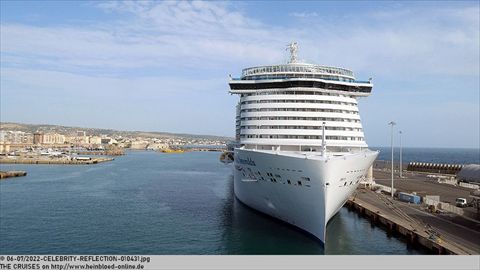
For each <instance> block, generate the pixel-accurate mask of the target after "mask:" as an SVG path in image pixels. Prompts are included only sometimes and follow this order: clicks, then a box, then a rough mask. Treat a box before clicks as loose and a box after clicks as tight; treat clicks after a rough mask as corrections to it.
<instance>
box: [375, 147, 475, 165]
mask: <svg viewBox="0 0 480 270" xmlns="http://www.w3.org/2000/svg"><path fill="white" fill-rule="evenodd" d="M370 149H372V150H378V151H380V153H379V155H378V157H377V160H391V155H392V152H391V148H390V147H370ZM393 154H394V157H393V158H394V160H396V161H398V160H400V149H399V148H394V149H393ZM402 160H403V162H404V164H407V163H408V162H431V163H452V164H480V149H475V148H409V147H405V148H402Z"/></svg>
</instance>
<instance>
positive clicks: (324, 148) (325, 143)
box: [321, 122, 327, 156]
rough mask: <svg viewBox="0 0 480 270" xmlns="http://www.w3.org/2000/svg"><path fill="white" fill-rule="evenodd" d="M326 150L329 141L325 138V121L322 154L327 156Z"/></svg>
mask: <svg viewBox="0 0 480 270" xmlns="http://www.w3.org/2000/svg"><path fill="white" fill-rule="evenodd" d="M325 152H327V142H326V140H325V122H323V125H322V152H321V154H322V156H325Z"/></svg>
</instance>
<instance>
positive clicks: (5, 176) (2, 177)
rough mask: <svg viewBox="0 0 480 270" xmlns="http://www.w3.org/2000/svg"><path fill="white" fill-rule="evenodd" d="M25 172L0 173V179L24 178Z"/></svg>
mask: <svg viewBox="0 0 480 270" xmlns="http://www.w3.org/2000/svg"><path fill="white" fill-rule="evenodd" d="M26 175H27V172H25V171H0V179H5V178H10V177H20V176H26Z"/></svg>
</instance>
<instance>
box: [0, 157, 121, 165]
mask: <svg viewBox="0 0 480 270" xmlns="http://www.w3.org/2000/svg"><path fill="white" fill-rule="evenodd" d="M112 160H114V159H113V158H106V157H100V158H90V159H65V158H5V157H0V164H2V163H3V164H65V165H88V164H97V163H102V162H107V161H112Z"/></svg>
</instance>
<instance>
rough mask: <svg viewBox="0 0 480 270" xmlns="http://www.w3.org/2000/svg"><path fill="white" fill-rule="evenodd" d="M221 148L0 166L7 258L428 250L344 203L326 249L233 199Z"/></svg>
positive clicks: (0, 242) (1, 231)
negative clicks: (6, 174)
mask: <svg viewBox="0 0 480 270" xmlns="http://www.w3.org/2000/svg"><path fill="white" fill-rule="evenodd" d="M218 157H219V153H218V152H190V153H184V154H162V153H158V152H147V151H140V152H136V151H130V152H127V155H125V156H121V157H117V158H116V159H115V160H114V161H112V162H107V163H101V164H96V165H85V166H83V165H81V166H80V165H0V170H25V171H27V172H28V175H27V176H26V177H19V178H11V179H8V180H2V181H0V254H424V253H425V251H422V250H417V249H411V248H410V247H408V246H407V245H406V243H405V242H404V241H403V240H401V239H399V238H396V237H392V236H391V235H389V234H387V233H386V232H385V231H384V230H383V229H381V228H378V227H375V226H372V225H371V224H370V222H369V221H368V220H366V219H364V218H362V217H359V216H358V215H357V214H356V213H354V212H349V211H348V210H347V209H345V208H344V209H342V210H341V211H340V212H339V213H338V214H337V215H336V216H335V217H333V218H332V220H331V221H330V223H329V225H328V227H327V241H326V244H325V246H323V245H321V243H320V242H319V241H318V240H316V239H314V238H313V237H311V236H310V235H308V234H306V233H304V232H302V231H300V230H298V229H295V228H294V227H292V226H290V225H287V224H285V223H283V222H280V221H278V220H275V219H273V218H270V217H268V216H265V215H263V214H260V213H258V212H256V211H254V210H252V209H250V208H248V207H246V206H245V205H243V204H242V203H240V202H239V201H238V200H236V199H235V197H234V195H233V182H232V171H231V167H229V166H225V165H223V164H221V163H220V162H219V161H218Z"/></svg>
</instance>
